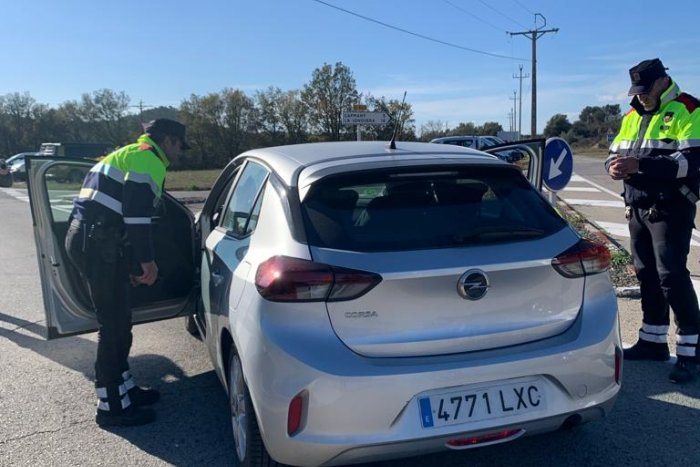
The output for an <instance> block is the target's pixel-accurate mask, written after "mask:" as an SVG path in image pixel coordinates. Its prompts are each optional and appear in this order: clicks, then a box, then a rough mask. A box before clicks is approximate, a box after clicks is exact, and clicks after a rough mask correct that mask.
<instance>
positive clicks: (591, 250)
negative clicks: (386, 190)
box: [552, 239, 611, 278]
mask: <svg viewBox="0 0 700 467" xmlns="http://www.w3.org/2000/svg"><path fill="white" fill-rule="evenodd" d="M610 258H611V255H610V250H608V248H607V247H606V246H605V245H602V244H600V243H596V242H592V241H590V240H586V239H582V240H581V241H579V242H578V243H577V244H576V245H574V246H573V247H571V248H569V249H568V250H566V251H565V252H563V253H561V254H560V255H558V256H556V257H555V258H553V259H552V267H554V269H555V270H556V271H557V272H558V273H559V274H561V275H562V276H564V277H568V278H574V277H583V276H589V275H591V274H598V273H601V272H605V271H607V270H608V268H609V267H610Z"/></svg>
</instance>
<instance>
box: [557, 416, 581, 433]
mask: <svg viewBox="0 0 700 467" xmlns="http://www.w3.org/2000/svg"><path fill="white" fill-rule="evenodd" d="M582 422H583V417H582V416H581V415H579V414H574V415H570V416H568V417H566V420H564V423H562V424H561V429H562V430H570V429H572V428H574V427H576V426H578V425H580V424H581V423H582Z"/></svg>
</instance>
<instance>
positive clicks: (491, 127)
mask: <svg viewBox="0 0 700 467" xmlns="http://www.w3.org/2000/svg"><path fill="white" fill-rule="evenodd" d="M501 131H503V127H502V126H501V124H500V123H497V122H484V124H483V125H481V126H480V127H478V128H477V129H476V134H477V135H481V136H496V135H497V134H498V133H499V132H501Z"/></svg>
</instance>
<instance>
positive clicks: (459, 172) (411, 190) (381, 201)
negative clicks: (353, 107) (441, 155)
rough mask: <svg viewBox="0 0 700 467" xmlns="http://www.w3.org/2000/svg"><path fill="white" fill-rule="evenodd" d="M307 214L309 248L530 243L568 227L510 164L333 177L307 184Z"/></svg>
mask: <svg viewBox="0 0 700 467" xmlns="http://www.w3.org/2000/svg"><path fill="white" fill-rule="evenodd" d="M302 215H303V218H304V224H305V228H306V232H307V238H308V241H309V244H310V245H314V246H319V247H326V248H334V249H341V250H351V251H363V252H369V251H401V250H420V249H432V248H454V247H460V246H468V245H482V244H493V243H502V242H514V241H527V240H533V239H539V238H543V237H546V236H549V235H551V234H553V233H555V232H557V231H559V230H561V229H562V228H564V227H565V226H566V222H565V221H564V220H563V219H562V218H561V217H560V216H559V215H558V214H557V213H556V212H555V211H554V209H552V207H551V206H550V205H549V203H548V202H547V201H546V200H545V199H544V198H543V197H542V196H540V195H539V194H538V193H537V192H536V190H535V189H534V188H533V187H532V185H530V183H529V182H528V181H527V179H526V178H525V177H523V176H522V174H520V173H519V171H517V170H515V169H512V168H507V167H473V166H472V167H468V168H467V167H464V166H461V167H440V168H431V169H426V168H422V169H415V168H411V169H396V168H393V169H391V170H379V171H378V170H374V171H371V172H369V171H363V172H353V173H344V174H341V175H334V176H328V177H325V178H323V179H321V180H319V181H318V182H316V183H314V184H313V185H312V186H311V187H310V189H309V192H308V193H307V196H306V197H305V199H304V201H303V203H302Z"/></svg>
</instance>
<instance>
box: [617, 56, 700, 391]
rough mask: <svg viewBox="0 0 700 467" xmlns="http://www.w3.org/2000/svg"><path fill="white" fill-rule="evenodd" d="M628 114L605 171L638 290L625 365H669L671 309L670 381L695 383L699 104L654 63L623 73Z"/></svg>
mask: <svg viewBox="0 0 700 467" xmlns="http://www.w3.org/2000/svg"><path fill="white" fill-rule="evenodd" d="M629 73H630V78H631V80H632V87H631V88H630V90H629V95H630V96H633V97H632V102H631V105H632V108H631V109H630V110H629V111H628V112H627V113H626V114H625V116H624V117H623V119H622V125H621V127H620V132H619V133H618V135H617V136H616V137H615V140H614V141H613V143H612V145H611V146H610V156H609V157H608V158H607V160H606V161H605V167H606V169H607V171H608V173H609V174H610V176H611V177H612V178H613V179H615V180H623V181H624V195H625V205H626V206H627V208H626V211H627V218H628V220H629V230H630V236H631V244H632V257H633V260H634V267H635V269H636V272H637V278H638V279H639V284H640V288H641V296H642V297H641V299H642V300H641V302H642V312H643V322H642V328H641V329H640V330H639V340H638V341H637V343H636V344H635V345H634V346H633V347H631V348H628V349H625V350H624V358H625V359H626V360H658V361H665V360H668V359H669V358H670V357H669V350H668V344H667V340H666V339H667V333H668V330H669V307H670V308H671V309H672V310H673V312H674V315H675V320H676V325H677V335H676V344H677V345H676V354H677V355H678V360H677V362H676V364H675V366H674V367H673V370H672V371H671V374H670V375H669V378H670V379H671V381H673V382H676V383H685V382H688V381H692V380H693V379H695V377H696V373H697V370H696V363H695V358H696V346H697V344H698V331H699V326H700V312H699V311H698V299H697V297H696V295H695V291H694V289H693V284H692V282H691V280H690V273H689V271H688V269H687V267H686V260H687V257H688V252H689V249H690V236H691V232H692V229H693V226H694V219H695V203H696V202H697V200H698V185H699V180H700V101H698V99H696V98H695V97H693V96H691V95H689V94H686V93H683V92H681V91H680V89H679V87H678V85H677V84H676V83H675V82H674V81H673V80H672V79H671V77H670V76H668V75H667V74H666V68H665V67H664V65H663V64H662V63H661V60H659V59H658V58H655V59H652V60H644V61H643V62H641V63H639V64H638V65H636V66H634V67H632V68H631V69H630V71H629Z"/></svg>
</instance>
